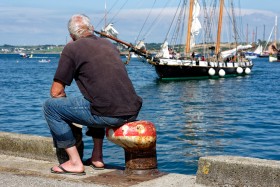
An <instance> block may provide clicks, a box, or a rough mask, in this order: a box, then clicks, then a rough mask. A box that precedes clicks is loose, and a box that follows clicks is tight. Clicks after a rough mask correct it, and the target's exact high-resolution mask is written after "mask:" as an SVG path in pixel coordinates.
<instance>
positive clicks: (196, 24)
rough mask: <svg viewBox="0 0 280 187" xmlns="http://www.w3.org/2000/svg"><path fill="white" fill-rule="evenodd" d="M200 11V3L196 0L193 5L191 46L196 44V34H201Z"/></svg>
mask: <svg viewBox="0 0 280 187" xmlns="http://www.w3.org/2000/svg"><path fill="white" fill-rule="evenodd" d="M199 13H200V5H199V3H198V1H197V0H195V1H194V6H193V19H192V20H193V21H192V27H191V41H190V47H191V48H192V47H194V46H195V36H197V35H198V34H199V31H200V29H201V24H200V22H199V19H198V16H199Z"/></svg>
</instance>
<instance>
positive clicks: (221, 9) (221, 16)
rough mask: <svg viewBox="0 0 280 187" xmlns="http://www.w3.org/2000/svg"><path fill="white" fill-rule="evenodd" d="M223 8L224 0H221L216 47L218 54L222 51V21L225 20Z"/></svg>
mask: <svg viewBox="0 0 280 187" xmlns="http://www.w3.org/2000/svg"><path fill="white" fill-rule="evenodd" d="M223 8H224V0H220V13H219V22H218V32H217V42H216V48H215V49H216V50H215V54H216V55H217V54H218V53H219V52H220V42H221V32H222V22H223Z"/></svg>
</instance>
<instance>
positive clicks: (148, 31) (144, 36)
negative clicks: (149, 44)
mask: <svg viewBox="0 0 280 187" xmlns="http://www.w3.org/2000/svg"><path fill="white" fill-rule="evenodd" d="M168 3H170V1H169V0H167V1H166V3H165V5H164V7H163V8H162V9H161V11H160V13H159V14H158V16H157V17H156V18H155V19H154V21H153V22H152V23H151V26H150V27H148V28H149V30H147V32H146V33H145V34H144V35H143V39H145V38H146V36H147V35H148V34H150V33H151V31H152V30H153V28H154V27H155V26H156V22H157V21H158V20H159V17H160V16H161V15H162V13H163V11H164V10H165V9H166V7H167V5H168Z"/></svg>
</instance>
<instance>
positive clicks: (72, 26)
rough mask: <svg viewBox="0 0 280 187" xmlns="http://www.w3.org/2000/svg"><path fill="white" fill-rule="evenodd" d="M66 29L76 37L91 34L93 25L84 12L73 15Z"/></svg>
mask: <svg viewBox="0 0 280 187" xmlns="http://www.w3.org/2000/svg"><path fill="white" fill-rule="evenodd" d="M68 30H69V33H70V34H71V35H73V36H74V37H75V38H76V39H78V38H82V37H85V36H87V35H88V34H93V26H92V25H91V23H90V19H89V17H88V16H86V15H84V14H75V15H73V16H72V17H71V18H70V20H69V22H68Z"/></svg>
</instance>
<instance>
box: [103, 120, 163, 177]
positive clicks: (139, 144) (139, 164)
mask: <svg viewBox="0 0 280 187" xmlns="http://www.w3.org/2000/svg"><path fill="white" fill-rule="evenodd" d="M106 137H107V139H108V140H110V141H111V142H113V143H115V144H117V145H119V146H121V147H122V148H123V149H124V151H125V166H126V167H125V171H124V172H125V174H141V175H143V174H144V175H153V174H155V173H157V172H158V170H157V155H156V129H155V126H154V124H153V123H151V122H149V121H135V122H130V123H126V124H124V125H122V126H120V127H118V128H106Z"/></svg>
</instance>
